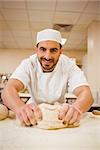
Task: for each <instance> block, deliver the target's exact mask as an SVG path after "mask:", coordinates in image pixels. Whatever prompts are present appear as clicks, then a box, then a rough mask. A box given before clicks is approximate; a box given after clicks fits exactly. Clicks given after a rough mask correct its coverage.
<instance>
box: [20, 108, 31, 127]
mask: <svg viewBox="0 0 100 150" xmlns="http://www.w3.org/2000/svg"><path fill="white" fill-rule="evenodd" d="M21 115H22V118H23V122H24V123H25V124H26V125H27V126H29V125H31V122H30V121H29V119H28V116H27V113H26V111H24V110H23V111H22V113H21Z"/></svg>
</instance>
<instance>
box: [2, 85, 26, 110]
mask: <svg viewBox="0 0 100 150" xmlns="http://www.w3.org/2000/svg"><path fill="white" fill-rule="evenodd" d="M1 97H2V100H3V103H4V104H5V105H6V106H7V107H8V108H10V109H11V110H13V111H15V112H16V110H17V108H19V107H21V106H23V105H24V102H23V101H21V99H20V97H19V95H18V92H17V91H16V89H14V88H12V87H11V88H10V89H9V90H8V89H6V88H5V89H4V90H3V91H2V94H1Z"/></svg>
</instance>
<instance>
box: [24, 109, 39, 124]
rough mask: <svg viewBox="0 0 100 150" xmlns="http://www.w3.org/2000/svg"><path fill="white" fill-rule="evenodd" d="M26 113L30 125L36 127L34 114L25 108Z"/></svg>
mask: <svg viewBox="0 0 100 150" xmlns="http://www.w3.org/2000/svg"><path fill="white" fill-rule="evenodd" d="M26 113H27V116H28V119H29V121H30V124H32V125H36V124H37V121H36V118H35V115H34V112H33V111H32V110H31V109H30V108H27V109H26Z"/></svg>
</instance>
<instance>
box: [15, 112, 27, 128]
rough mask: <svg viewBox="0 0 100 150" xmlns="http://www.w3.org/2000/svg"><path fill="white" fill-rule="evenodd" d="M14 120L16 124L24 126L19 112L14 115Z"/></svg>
mask: <svg viewBox="0 0 100 150" xmlns="http://www.w3.org/2000/svg"><path fill="white" fill-rule="evenodd" d="M16 120H17V123H18V124H20V125H21V126H25V123H24V120H23V117H22V115H21V114H17V115H16Z"/></svg>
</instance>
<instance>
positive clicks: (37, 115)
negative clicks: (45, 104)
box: [29, 104, 42, 121]
mask: <svg viewBox="0 0 100 150" xmlns="http://www.w3.org/2000/svg"><path fill="white" fill-rule="evenodd" d="M29 107H30V108H31V109H32V110H33V112H34V115H35V118H36V120H37V121H40V120H41V119H42V112H41V110H40V108H39V107H38V106H37V105H36V104H30V105H29Z"/></svg>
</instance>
